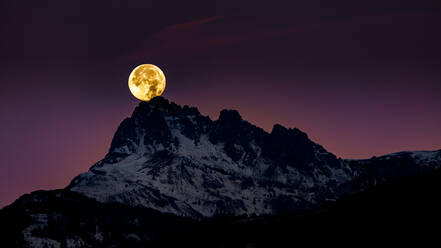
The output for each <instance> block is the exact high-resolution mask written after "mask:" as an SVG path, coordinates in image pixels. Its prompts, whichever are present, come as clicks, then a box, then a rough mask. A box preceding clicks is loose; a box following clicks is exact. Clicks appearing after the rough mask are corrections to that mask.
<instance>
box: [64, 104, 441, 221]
mask: <svg viewBox="0 0 441 248" xmlns="http://www.w3.org/2000/svg"><path fill="white" fill-rule="evenodd" d="M440 154H441V152H440V151H436V152H419V153H410V152H408V153H405V154H401V155H399V154H398V155H397V154H395V155H390V156H389V157H387V158H386V157H384V158H382V157H380V158H376V161H374V164H372V163H371V162H372V161H371V160H360V161H356V160H351V161H347V160H341V159H337V157H336V156H335V155H333V154H332V153H329V152H327V151H326V150H325V149H324V148H323V147H322V146H320V145H318V144H316V143H314V142H313V141H311V140H310V139H309V138H308V136H307V135H306V134H305V133H304V132H302V131H300V130H299V129H296V128H294V129H290V128H285V127H283V126H281V125H274V127H273V130H272V131H271V133H268V132H265V131H264V130H263V129H261V128H259V127H256V126H254V125H252V124H251V123H249V122H247V121H245V120H243V119H242V117H241V116H240V114H239V113H238V112H237V111H235V110H222V111H221V113H220V116H219V119H218V120H216V121H212V120H211V119H210V118H208V117H207V116H203V115H201V114H200V113H199V111H198V109H197V108H193V107H188V106H183V107H181V106H179V105H177V104H175V103H173V102H169V101H168V100H166V99H165V98H163V97H155V98H153V99H152V100H151V101H149V102H141V103H140V104H139V105H138V106H137V107H136V109H135V110H134V112H133V114H132V116H131V117H130V118H127V119H125V120H124V121H123V122H122V123H121V124H120V126H119V127H118V130H117V131H116V133H115V136H114V138H113V140H112V143H111V147H110V150H109V152H108V154H107V155H106V156H105V157H104V159H103V160H101V161H99V162H97V163H96V164H95V165H93V166H92V167H91V168H90V170H89V171H88V172H86V173H83V174H80V175H79V176H77V177H75V178H74V179H73V180H72V182H71V183H70V184H69V186H68V187H67V189H68V190H71V191H76V192H80V193H82V194H85V195H87V196H89V197H92V198H95V199H97V200H98V201H101V202H120V203H124V204H126V205H130V206H142V207H148V208H152V209H156V210H159V211H161V212H165V213H173V214H176V215H180V216H188V217H192V218H201V217H210V216H215V215H223V214H229V215H242V214H247V215H251V214H257V215H259V214H273V213H277V212H281V211H289V210H296V211H300V210H303V209H307V208H310V207H312V206H317V205H318V204H320V203H323V202H324V201H326V200H335V199H337V198H338V197H340V196H341V195H343V194H346V193H353V192H354V191H360V190H363V188H365V187H367V186H369V185H375V184H376V183H377V182H379V181H382V180H387V179H388V178H395V177H400V176H401V175H403V173H404V174H406V173H410V172H409V171H425V170H434V169H436V168H439V167H440V164H441V163H440V161H441V155H440ZM383 159H384V160H388V161H389V162H388V163H390V162H391V161H395V160H396V159H401V160H402V159H405V160H406V161H407V162H406V163H405V166H406V170H405V171H400V169H398V168H399V166H401V164H402V163H400V165H398V167H396V168H393V169H392V170H393V172H390V168H383V167H382V163H381V161H383ZM422 159H426V160H430V161H432V164H430V166H427V163H424V165H423V164H422V163H421V161H422ZM420 160H421V161H420ZM357 165H358V166H357ZM378 171H381V172H382V173H383V174H380V175H379V174H378V173H377V172H378ZM406 175H407V174H406Z"/></svg>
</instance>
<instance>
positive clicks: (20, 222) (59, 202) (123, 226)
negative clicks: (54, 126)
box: [0, 171, 441, 247]
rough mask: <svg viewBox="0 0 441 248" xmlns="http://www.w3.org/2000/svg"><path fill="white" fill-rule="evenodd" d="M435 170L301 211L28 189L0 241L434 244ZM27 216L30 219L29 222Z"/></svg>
mask: <svg viewBox="0 0 441 248" xmlns="http://www.w3.org/2000/svg"><path fill="white" fill-rule="evenodd" d="M440 193H441V172H440V171H435V172H432V173H430V174H426V175H423V176H418V177H412V178H408V179H402V180H397V181H389V182H385V183H381V184H379V185H377V186H376V187H373V188H370V189H368V190H366V191H365V192H362V193H359V194H356V195H352V196H349V197H344V198H342V199H340V200H338V201H335V202H328V203H325V204H324V205H322V206H321V207H318V208H315V209H312V210H309V211H306V212H303V213H294V212H286V213H281V214H277V215H272V216H270V215H268V216H259V217H245V216H242V217H228V216H223V217H215V218H207V219H202V220H192V219H189V218H183V217H177V216H174V215H170V214H164V213H160V212H157V211H155V210H150V209H146V208H141V207H129V206H126V205H123V204H120V203H99V202H97V201H96V200H94V199H91V198H87V197H86V196H84V195H81V194H79V193H76V192H71V191H67V190H54V191H36V192H33V193H31V194H28V195H24V196H22V197H20V198H19V199H18V200H17V201H16V202H14V203H13V204H11V205H10V206H8V207H5V208H4V209H2V210H1V211H0V227H1V230H0V231H1V232H0V233H1V236H2V237H1V243H2V244H1V247H25V244H24V242H23V240H24V237H23V236H24V235H27V233H32V234H33V239H39V240H34V241H35V242H34V244H40V246H41V247H297V246H299V245H305V244H308V245H317V244H322V245H341V246H349V245H351V246H355V247H358V246H363V245H375V246H384V245H393V246H397V245H403V244H406V245H411V244H417V245H418V246H419V247H422V246H424V245H425V244H429V243H430V242H431V245H432V246H434V247H436V246H439V243H440V241H439V239H438V237H439V233H440V229H441V228H440V226H441V218H440V217H441V214H440V211H441V204H440V201H439V198H440V196H441V194H440ZM29 224H31V225H29Z"/></svg>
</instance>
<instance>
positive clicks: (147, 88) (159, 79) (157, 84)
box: [129, 64, 165, 101]
mask: <svg viewBox="0 0 441 248" xmlns="http://www.w3.org/2000/svg"><path fill="white" fill-rule="evenodd" d="M129 89H130V92H131V93H132V94H133V96H135V97H136V98H138V99H139V100H141V101H149V100H150V99H152V98H153V97H155V96H160V95H161V94H162V93H163V92H164V90H165V75H164V73H163V72H162V70H161V69H160V68H159V67H157V66H155V65H152V64H143V65H139V66H137V67H136V68H135V69H133V71H132V73H130V76H129Z"/></svg>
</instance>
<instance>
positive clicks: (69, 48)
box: [0, 0, 441, 207]
mask: <svg viewBox="0 0 441 248" xmlns="http://www.w3.org/2000/svg"><path fill="white" fill-rule="evenodd" d="M99 2H100V1H90V0H87V1H85V0H80V1H78V0H76V1H73V0H68V1H59V0H50V1H44V0H41V1H31V0H29V1H22V0H14V1H5V0H2V1H0V58H1V60H0V82H1V89H0V111H1V112H0V118H1V119H0V123H1V124H0V125H1V126H0V207H1V206H4V205H6V204H9V203H11V202H12V201H13V200H15V199H16V198H17V197H18V196H19V195H21V194H23V193H28V192H30V191H33V190H37V189H53V188H61V187H64V186H66V185H67V184H68V183H69V181H70V180H71V179H72V178H73V177H74V176H76V175H77V174H79V173H80V172H84V171H87V170H88V168H89V167H90V166H91V165H92V164H93V163H95V162H96V161H98V160H100V159H101V158H103V156H104V155H105V153H106V152H107V150H108V148H109V146H110V142H111V139H112V136H113V134H114V132H115V130H116V128H117V127H118V125H119V123H120V122H121V121H122V120H123V119H124V118H125V117H127V116H129V115H130V114H131V112H132V111H133V109H134V107H135V106H136V105H137V104H138V103H139V101H138V100H136V99H135V98H134V97H133V96H131V94H130V92H129V90H128V86H127V79H128V75H129V74H130V72H131V70H132V69H133V68H134V67H135V66H137V65H139V64H143V63H152V64H156V65H158V66H159V67H160V68H161V69H162V70H163V71H164V73H165V76H166V78H167V88H166V90H165V93H164V96H165V97H166V98H167V99H169V100H171V101H174V102H176V103H178V104H181V105H184V104H187V105H191V106H197V107H198V108H199V110H200V111H201V112H202V113H203V114H205V115H209V116H210V117H211V118H212V119H213V120H215V119H217V117H218V115H219V111H220V110H221V109H224V108H233V109H237V110H238V111H239V112H240V113H241V115H242V117H243V118H244V119H246V120H248V121H250V122H252V123H253V124H255V125H258V126H260V127H262V128H264V129H265V130H267V131H271V128H272V126H273V125H274V124H275V123H280V124H282V125H284V126H287V127H297V128H299V129H301V130H303V131H305V132H306V133H307V134H308V135H309V137H310V138H311V139H312V140H313V141H315V142H317V143H319V144H322V145H323V146H324V147H325V148H326V149H327V150H328V151H330V152H333V153H334V154H336V155H337V156H338V157H343V158H368V157H371V156H374V155H382V154H386V153H392V152H397V151H402V150H435V149H440V148H441V45H440V44H441V1H439V0H436V1H421V0H418V1H404V0H393V1H387V0H381V1H380V0H370V1H353V0H351V1H349V0H345V1H325V0H323V1H319V0H309V1H286V3H284V2H281V1H274V0H272V1H262V2H263V3H262V4H260V3H256V2H257V1H255V0H253V1H251V0H246V1H230V0H223V1H209V0H204V1H166V0H157V1H150V0H148V1H140V0H137V1H123V0H121V1H116V0H109V1H102V2H100V3H99ZM302 2H303V3H302ZM331 2H332V3H331Z"/></svg>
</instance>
